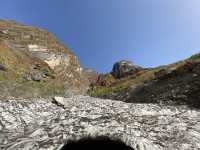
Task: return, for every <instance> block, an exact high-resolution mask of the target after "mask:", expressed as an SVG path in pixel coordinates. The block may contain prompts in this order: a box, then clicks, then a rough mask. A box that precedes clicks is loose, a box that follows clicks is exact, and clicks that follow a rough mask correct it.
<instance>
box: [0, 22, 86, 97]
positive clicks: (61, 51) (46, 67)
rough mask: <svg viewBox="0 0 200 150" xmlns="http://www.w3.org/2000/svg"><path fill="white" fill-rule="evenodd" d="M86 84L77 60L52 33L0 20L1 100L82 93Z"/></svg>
mask: <svg viewBox="0 0 200 150" xmlns="http://www.w3.org/2000/svg"><path fill="white" fill-rule="evenodd" d="M88 85H89V81H88V79H87V78H85V77H84V76H82V69H81V66H80V63H79V60H78V58H77V57H76V56H75V55H74V54H73V53H72V52H71V51H70V50H69V49H68V48H66V47H65V46H64V45H63V44H61V43H60V42H59V41H58V40H57V39H56V38H55V36H54V35H53V34H51V33H50V32H48V31H46V30H43V29H39V28H34V27H30V26H26V25H23V24H20V23H17V22H15V21H7V20H0V95H1V97H8V96H14V97H21V96H23V97H45V96H51V95H72V94H84V93H85V92H86V91H87V87H88ZM83 87H84V88H83Z"/></svg>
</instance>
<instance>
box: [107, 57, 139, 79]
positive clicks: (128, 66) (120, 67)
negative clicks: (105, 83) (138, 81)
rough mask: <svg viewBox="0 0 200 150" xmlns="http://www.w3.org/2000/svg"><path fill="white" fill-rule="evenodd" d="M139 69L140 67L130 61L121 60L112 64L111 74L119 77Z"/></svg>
mask: <svg viewBox="0 0 200 150" xmlns="http://www.w3.org/2000/svg"><path fill="white" fill-rule="evenodd" d="M140 70H142V67H140V66H137V65H134V64H133V63H132V62H131V61H127V60H122V61H119V62H116V63H115V64H114V66H113V69H112V72H111V74H112V75H113V76H114V77H115V78H117V79H120V78H123V77H126V76H129V75H133V74H135V73H137V72H138V71H140Z"/></svg>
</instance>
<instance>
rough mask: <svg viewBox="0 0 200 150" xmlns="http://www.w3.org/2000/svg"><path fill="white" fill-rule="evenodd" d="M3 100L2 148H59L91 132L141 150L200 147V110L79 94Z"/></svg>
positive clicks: (195, 149) (0, 109)
mask: <svg viewBox="0 0 200 150" xmlns="http://www.w3.org/2000/svg"><path fill="white" fill-rule="evenodd" d="M63 101H64V107H59V106H57V105H56V104H53V103H52V102H51V100H47V99H40V100H38V99H37V100H36V99H32V100H30V99H27V100H24V99H13V100H11V99H10V100H2V101H0V149H2V150H5V149H7V150H17V149H26V150H29V149H30V150H34V149H35V150H36V149H40V150H44V149H49V150H54V149H60V148H61V147H62V146H63V144H64V143H65V142H66V141H67V140H68V139H77V138H81V137H84V136H87V135H91V136H95V135H107V136H110V137H117V138H120V139H121V140H123V141H124V142H125V143H127V144H128V145H131V146H132V147H133V148H135V149H136V150H198V149H200V110H195V109H189V108H187V107H186V106H179V107H173V106H159V105H154V104H128V103H123V102H119V101H111V100H101V99H96V98H91V97H83V96H77V97H74V98H64V99H63Z"/></svg>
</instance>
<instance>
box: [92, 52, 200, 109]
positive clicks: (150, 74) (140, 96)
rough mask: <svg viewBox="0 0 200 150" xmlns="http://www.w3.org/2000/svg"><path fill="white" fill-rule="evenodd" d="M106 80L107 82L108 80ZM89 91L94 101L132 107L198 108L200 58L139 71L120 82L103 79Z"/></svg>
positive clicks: (196, 57) (197, 56) (199, 105)
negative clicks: (125, 104) (103, 99)
mask: <svg viewBox="0 0 200 150" xmlns="http://www.w3.org/2000/svg"><path fill="white" fill-rule="evenodd" d="M108 76H109V79H108ZM111 78H112V83H111V84H104V85H99V84H98V82H97V83H96V86H95V87H92V90H90V91H89V94H90V95H91V96H94V97H101V98H110V99H117V100H122V101H125V102H132V103H141V102H143V103H164V104H188V105H190V106H195V107H200V101H199V100H200V54H196V55H194V56H192V57H190V58H189V59H186V60H183V61H179V62H177V63H174V64H170V65H166V66H160V67H157V68H149V69H148V68H147V69H142V70H140V71H139V72H136V73H132V74H130V75H128V76H126V77H124V78H122V79H116V78H114V77H112V75H111V74H107V75H104V82H108V83H110V79H111Z"/></svg>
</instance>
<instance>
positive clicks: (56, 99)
mask: <svg viewBox="0 0 200 150" xmlns="http://www.w3.org/2000/svg"><path fill="white" fill-rule="evenodd" d="M52 102H53V103H55V104H56V105H58V106H65V101H64V98H63V97H59V96H55V97H54V98H53V101H52Z"/></svg>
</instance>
